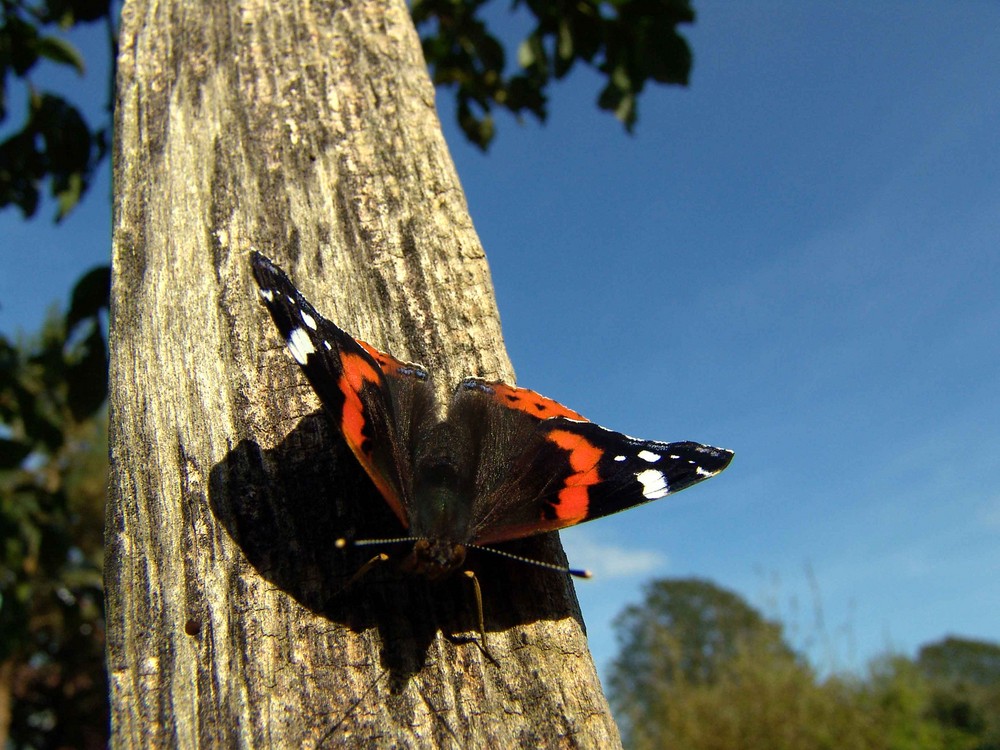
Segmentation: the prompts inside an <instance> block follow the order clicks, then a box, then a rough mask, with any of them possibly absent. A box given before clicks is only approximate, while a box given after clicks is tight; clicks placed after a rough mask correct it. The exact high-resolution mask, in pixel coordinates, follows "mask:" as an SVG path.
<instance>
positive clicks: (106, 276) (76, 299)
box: [66, 266, 111, 338]
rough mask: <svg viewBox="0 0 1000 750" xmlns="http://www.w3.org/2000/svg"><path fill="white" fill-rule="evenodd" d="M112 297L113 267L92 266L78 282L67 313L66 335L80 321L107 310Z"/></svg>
mask: <svg viewBox="0 0 1000 750" xmlns="http://www.w3.org/2000/svg"><path fill="white" fill-rule="evenodd" d="M110 299H111V268H110V267H109V266H97V267H96V268H92V269H90V270H89V271H87V273H85V274H84V275H83V276H81V277H80V280H79V281H77V282H76V286H74V287H73V296H72V301H71V302H70V305H69V312H68V313H66V336H67V338H68V337H69V335H70V334H71V333H72V332H73V329H75V328H76V326H77V325H79V323H80V321H82V320H86V319H87V318H93V317H95V316H96V315H97V314H98V313H99V312H100V311H101V310H107V309H108V304H109V300H110Z"/></svg>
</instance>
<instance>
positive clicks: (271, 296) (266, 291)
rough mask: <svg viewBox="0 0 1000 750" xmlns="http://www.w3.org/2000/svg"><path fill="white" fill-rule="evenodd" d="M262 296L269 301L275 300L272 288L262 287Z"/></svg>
mask: <svg viewBox="0 0 1000 750" xmlns="http://www.w3.org/2000/svg"><path fill="white" fill-rule="evenodd" d="M260 296H261V297H263V298H264V299H266V300H267V301H268V302H271V301H272V300H274V291H273V290H271V289H261V290H260Z"/></svg>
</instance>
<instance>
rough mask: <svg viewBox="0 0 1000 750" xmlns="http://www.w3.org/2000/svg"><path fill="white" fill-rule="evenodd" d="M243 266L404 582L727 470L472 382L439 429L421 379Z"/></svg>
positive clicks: (426, 382) (430, 390) (278, 282)
mask: <svg viewBox="0 0 1000 750" xmlns="http://www.w3.org/2000/svg"><path fill="white" fill-rule="evenodd" d="M251 265H252V269H253V275H254V278H255V279H256V281H257V284H258V286H259V287H260V296H261V299H262V300H263V301H264V304H265V305H266V307H267V309H268V310H269V311H270V313H271V317H272V318H273V319H274V323H275V325H276V326H277V328H278V332H279V333H280V334H281V336H282V338H283V339H284V340H285V343H286V345H287V347H288V351H289V352H290V353H291V355H292V358H293V359H295V361H296V362H298V364H299V366H300V367H301V368H302V370H303V372H304V373H305V375H306V377H307V378H308V380H309V382H310V384H311V385H312V387H313V389H314V390H315V392H316V395H317V396H318V397H319V399H320V401H321V402H322V404H323V407H324V408H325V410H326V412H327V413H328V414H329V416H330V417H331V418H332V420H333V422H334V423H335V424H336V426H337V429H338V431H339V433H340V434H341V435H342V436H343V438H344V441H345V442H346V443H347V445H348V446H349V447H350V449H351V452H352V453H353V454H354V456H355V457H356V458H357V460H358V462H359V463H360V464H361V466H362V467H363V468H364V470H365V472H366V473H367V474H368V476H369V477H370V478H371V481H372V482H373V483H374V485H375V487H376V488H377V489H378V491H379V492H380V493H381V495H382V497H383V498H385V501H386V503H388V505H389V507H390V508H391V509H392V511H393V513H394V514H395V516H396V518H397V519H398V520H399V522H400V524H402V526H403V528H404V529H406V531H407V536H406V537H405V538H406V540H407V541H412V542H413V548H412V551H411V553H410V556H409V558H408V559H407V561H406V563H405V565H406V567H407V569H409V570H411V571H412V572H414V573H417V574H420V575H423V576H425V577H427V578H430V579H437V578H441V577H443V576H446V575H448V574H450V573H452V572H454V571H456V570H458V569H459V568H461V567H462V565H463V563H464V561H465V557H466V554H467V552H468V550H469V549H470V548H487V549H489V547H488V545H492V544H496V543H499V542H506V541H510V540H514V539H520V538H523V537H528V536H532V535H535V534H542V533H544V532H549V531H556V530H558V529H564V528H567V527H569V526H574V525H576V524H578V523H582V522H584V521H590V520H593V519H595V518H600V517H602V516H606V515H609V514H611V513H617V512H618V511H621V510H625V509H627V508H632V507H634V506H637V505H641V504H643V503H646V502H649V501H651V500H658V499H660V498H662V497H666V496H667V495H669V494H672V493H675V492H679V491H680V490H683V489H685V488H687V487H690V486H691V485H693V484H697V483H698V482H701V481H703V480H705V479H708V478H709V477H713V476H715V475H716V474H718V473H719V472H721V471H722V470H723V469H725V468H726V466H728V465H729V462H730V461H731V460H732V457H733V453H732V451H728V450H725V449H723V448H714V447H712V446H708V445H702V444H700V443H695V442H688V441H685V442H675V443H662V442H657V441H653V440H640V439H638V438H633V437H629V436H628V435H624V434H622V433H620V432H614V431H612V430H609V429H606V428H604V427H601V426H600V425H598V424H596V423H594V422H591V421H589V420H588V419H586V418H585V417H583V416H581V415H580V414H579V413H577V412H575V411H573V410H572V409H569V408H567V407H565V406H563V405H562V404H560V403H558V402H557V401H553V400H552V399H549V398H546V397H545V396H542V395H540V394H538V393H536V392H535V391H532V390H528V389H527V388H521V387H517V386H513V385H508V384H506V383H502V382H493V381H490V380H486V379H483V378H478V377H468V378H465V379H463V380H462V381H461V382H459V383H458V385H457V386H456V388H455V390H454V392H453V393H452V395H451V400H450V401H449V403H448V405H447V410H446V412H445V415H446V416H445V417H444V418H443V419H441V418H439V416H438V409H437V404H436V402H435V395H434V387H433V383H432V382H431V376H430V373H428V372H427V370H425V369H424V368H423V367H421V366H420V365H417V364H413V363H410V362H404V361H402V360H399V359H396V358H395V357H393V356H392V355H390V354H386V353H385V352H381V351H379V350H378V349H376V348H375V347H373V346H371V345H370V344H368V343H365V342H364V341H362V340H360V339H357V338H354V337H353V336H351V335H350V334H348V333H346V332H345V331H343V330H341V329H340V328H338V327H337V326H336V325H334V324H333V323H331V322H330V321H329V320H327V319H326V318H324V317H323V316H322V315H320V314H319V313H318V312H317V311H316V308H315V307H313V306H312V305H311V304H310V303H309V302H308V300H306V298H305V297H303V296H302V294H301V293H300V292H299V291H298V289H296V288H295V286H294V285H293V284H292V282H291V281H290V280H289V278H288V276H287V275H286V274H285V273H284V271H282V270H281V269H280V268H278V267H277V266H276V265H275V264H274V263H272V262H271V261H270V260H269V259H268V258H266V257H265V256H264V255H262V254H260V253H258V252H254V253H253V254H252V256H251ZM492 551H494V552H496V551H497V550H492ZM501 554H502V553H501ZM550 567H556V568H557V569H560V570H564V571H566V572H576V571H568V570H567V569H565V568H559V567H558V566H550ZM477 599H479V596H478V584H477ZM480 620H482V617H481V616H480ZM480 630H482V627H480Z"/></svg>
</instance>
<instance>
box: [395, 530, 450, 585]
mask: <svg viewBox="0 0 1000 750" xmlns="http://www.w3.org/2000/svg"><path fill="white" fill-rule="evenodd" d="M464 562H465V545H463V544H457V543H455V542H448V541H444V540H441V539H418V540H417V541H416V543H415V544H414V545H413V551H412V552H410V556H409V557H408V558H407V559H406V561H405V562H404V563H403V568H404V569H405V570H407V571H410V572H413V573H416V574H418V575H422V576H424V577H425V578H429V579H431V580H435V579H438V578H443V577H444V576H447V575H448V574H449V573H452V572H453V571H455V570H457V569H458V568H459V567H461V565H462V563H464Z"/></svg>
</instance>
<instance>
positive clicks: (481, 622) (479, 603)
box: [462, 570, 500, 667]
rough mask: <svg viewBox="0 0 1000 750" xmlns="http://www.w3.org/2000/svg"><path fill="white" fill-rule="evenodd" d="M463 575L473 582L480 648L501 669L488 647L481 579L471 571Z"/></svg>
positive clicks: (463, 572) (464, 571) (466, 571)
mask: <svg viewBox="0 0 1000 750" xmlns="http://www.w3.org/2000/svg"><path fill="white" fill-rule="evenodd" d="M462 575H464V576H465V577H466V578H468V579H469V580H470V581H472V593H473V595H474V596H475V597H476V624H477V625H478V626H479V648H480V649H482V651H483V654H484V655H485V656H486V658H487V659H489V660H490V661H491V662H493V664H494V666H497V667H499V666H500V663H499V662H498V661H497V660H496V659H494V658H493V654H491V653H490V651H489V649H488V648H487V647H486V621H485V619H484V618H483V592H482V589H480V588H479V579H478V578H476V574H475V573H474V572H473V571H471V570H463V571H462Z"/></svg>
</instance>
